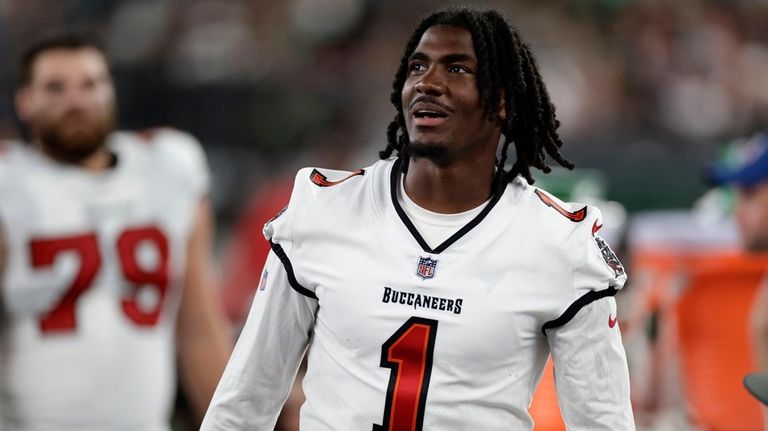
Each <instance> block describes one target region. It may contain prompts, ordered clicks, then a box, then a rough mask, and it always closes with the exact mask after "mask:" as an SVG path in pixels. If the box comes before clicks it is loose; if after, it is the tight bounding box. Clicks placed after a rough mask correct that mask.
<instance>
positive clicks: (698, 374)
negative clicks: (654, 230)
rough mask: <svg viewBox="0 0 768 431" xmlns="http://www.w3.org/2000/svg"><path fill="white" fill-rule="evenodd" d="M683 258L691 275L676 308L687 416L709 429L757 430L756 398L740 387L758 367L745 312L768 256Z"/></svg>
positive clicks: (759, 422) (759, 421)
mask: <svg viewBox="0 0 768 431" xmlns="http://www.w3.org/2000/svg"><path fill="white" fill-rule="evenodd" d="M684 262H685V266H686V267H687V268H688V271H689V274H690V278H689V279H688V281H687V283H686V284H685V285H684V287H683V290H682V292H681V293H680V298H679V300H678V303H677V306H676V308H675V312H676V313H677V330H678V342H679V349H680V362H681V364H680V365H681V367H682V369H681V376H682V381H683V386H684V390H685V394H686V396H687V400H688V405H689V407H690V410H689V412H690V414H691V419H692V421H693V422H694V423H695V424H696V425H698V426H699V427H701V428H703V429H705V430H710V431H731V430H732V431H754V430H761V429H763V418H762V414H761V411H760V406H759V403H758V402H757V400H755V399H754V398H753V397H752V396H751V395H749V394H748V393H747V391H746V390H744V387H743V386H742V379H743V378H744V376H745V375H746V374H747V373H749V372H751V371H755V369H756V365H755V364H754V360H753V355H752V351H751V348H750V342H749V315H750V309H751V306H752V302H753V300H754V297H755V294H756V293H757V289H758V288H759V287H760V284H761V283H762V281H763V279H764V278H765V274H766V269H768V259H766V258H765V257H756V256H747V255H743V254H739V253H725V254H704V255H698V256H689V257H687V258H686V259H685V260H684ZM766 312H768V310H766Z"/></svg>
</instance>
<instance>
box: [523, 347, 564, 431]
mask: <svg viewBox="0 0 768 431" xmlns="http://www.w3.org/2000/svg"><path fill="white" fill-rule="evenodd" d="M528 412H529V413H530V414H531V416H532V417H533V429H535V430H536V431H565V423H563V418H562V416H561V415H560V407H559V406H558V404H557V392H556V390H555V373H554V369H553V366H552V359H551V358H550V359H549V360H548V361H547V365H546V367H544V374H543V375H542V377H541V382H539V387H538V388H536V392H535V393H534V394H533V402H532V403H531V408H530V409H528Z"/></svg>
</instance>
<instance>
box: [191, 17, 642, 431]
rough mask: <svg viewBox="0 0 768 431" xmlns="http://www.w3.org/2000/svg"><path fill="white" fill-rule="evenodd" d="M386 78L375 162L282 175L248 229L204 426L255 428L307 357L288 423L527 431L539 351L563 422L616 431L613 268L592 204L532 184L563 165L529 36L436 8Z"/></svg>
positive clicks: (266, 424) (618, 393) (619, 272)
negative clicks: (260, 234) (271, 213)
mask: <svg viewBox="0 0 768 431" xmlns="http://www.w3.org/2000/svg"><path fill="white" fill-rule="evenodd" d="M393 87H394V90H393V93H392V99H391V100H392V102H393V104H394V105H395V108H396V109H397V115H396V117H395V119H394V121H393V122H392V123H391V125H390V126H389V129H388V133H387V137H388V145H387V147H386V149H385V150H384V151H382V152H381V153H380V157H381V159H383V160H382V161H379V162H378V163H376V164H374V165H373V166H370V167H368V168H366V169H360V170H357V171H355V172H340V171H332V170H320V169H312V168H308V169H302V170H300V171H299V173H298V175H297V177H296V180H295V183H294V187H293V192H292V196H291V200H290V203H289V204H288V206H287V208H286V209H285V211H283V212H282V213H281V214H279V215H278V216H276V217H275V218H274V219H273V220H271V221H270V222H269V223H267V225H266V226H265V229H264V232H265V235H266V236H267V238H268V239H269V240H270V242H271V248H272V252H271V253H270V255H269V257H268V259H267V262H266V265H265V267H264V270H263V273H262V281H261V284H260V287H259V290H258V293H257V294H256V296H255V299H254V303H253V307H252V309H251V312H250V314H249V317H248V320H247V322H246V325H245V327H244V329H243V332H242V334H241V337H240V340H239V341H238V345H237V348H236V349H235V352H234V354H233V356H232V360H231V361H230V363H229V365H228V367H227V370H226V371H225V373H224V376H223V377H222V380H221V383H220V384H219V387H218V388H217V391H216V394H215V395H214V399H213V401H212V402H211V407H210V409H209V410H208V413H207V414H206V418H205V420H204V422H203V429H204V430H246V429H248V430H250V429H254V430H270V429H272V427H274V424H275V421H276V420H277V416H278V414H279V412H280V407H281V406H282V405H283V403H284V402H285V400H286V398H287V397H288V394H289V390H290V388H291V383H292V382H293V379H294V376H295V375H296V370H297V368H298V367H299V364H300V362H301V359H302V357H303V356H304V353H305V350H307V349H308V350H307V352H308V353H307V363H308V368H307V372H306V377H305V379H304V381H303V384H304V392H305V393H306V402H305V403H304V405H303V406H302V409H301V425H302V427H303V428H306V429H311V430H320V429H323V430H353V429H354V430H364V429H368V430H370V429H373V430H375V431H403V430H408V431H415V430H422V429H427V430H454V429H478V430H481V429H482V430H490V429H512V430H530V429H532V428H533V422H532V420H531V418H530V415H529V414H528V412H527V408H528V406H529V405H530V402H531V397H532V394H533V391H534V389H535V387H536V385H537V383H538V381H539V379H540V377H541V374H542V371H543V369H544V366H545V363H546V361H547V358H548V356H549V354H550V353H551V354H552V357H553V359H554V363H555V372H556V378H557V385H558V396H559V400H560V406H561V409H562V411H563V415H564V417H565V422H566V424H568V427H569V429H572V430H613V431H616V430H633V429H634V423H633V418H632V409H631V406H630V402H629V379H628V372H627V363H626V358H625V355H624V350H623V347H622V344H621V336H620V333H619V328H618V326H617V324H616V319H617V316H616V304H615V301H614V299H613V295H615V294H616V292H617V290H618V289H620V288H621V287H622V286H623V284H624V282H625V280H626V274H625V273H624V269H623V267H622V266H621V264H620V263H619V261H618V260H617V259H616V256H615V255H614V254H613V252H611V251H610V249H609V248H608V246H607V245H606V244H605V242H604V241H603V240H602V239H600V238H599V237H597V236H595V233H596V232H597V231H598V230H599V229H600V228H601V226H602V220H601V215H600V212H599V210H597V209H596V208H594V207H590V206H585V205H578V204H566V203H564V202H561V201H559V200H557V199H556V198H554V197H552V196H551V195H549V194H547V193H545V192H543V191H541V190H540V189H537V188H535V187H532V186H531V185H530V183H532V182H533V179H532V175H531V168H538V169H541V170H542V171H544V172H549V167H548V166H547V165H546V163H545V158H546V157H547V156H549V157H551V158H552V159H554V160H555V161H556V162H557V163H558V164H560V165H563V166H566V167H573V165H572V164H571V163H570V162H569V161H567V160H566V159H565V158H564V157H563V155H562V154H561V153H560V151H559V148H560V147H561V146H562V142H561V141H560V139H559V137H558V134H557V131H556V130H557V127H558V125H559V122H558V121H557V119H556V118H555V113H554V108H553V106H552V104H551V102H550V100H549V96H548V93H547V90H546V88H545V86H544V83H543V82H542V79H541V76H540V74H539V71H538V67H537V65H536V62H535V60H534V58H533V56H532V54H531V51H530V49H529V47H528V45H527V44H526V43H525V42H523V41H522V39H521V38H520V36H519V34H518V33H517V31H516V30H514V29H512V28H511V27H509V25H508V23H507V22H506V21H505V20H504V18H503V17H502V16H501V15H499V14H498V13H497V12H495V11H474V10H467V9H456V10H450V11H443V12H438V13H434V14H432V15H430V16H429V17H427V18H425V19H424V20H423V21H422V22H421V24H420V25H419V27H418V28H417V29H416V31H415V32H414V34H413V35H412V37H411V39H410V40H409V42H408V43H407V45H406V49H405V53H404V55H403V58H402V61H401V64H400V66H399V69H398V72H397V74H396V76H395V81H394V86H393ZM502 136H504V143H503V145H502V148H498V147H499V143H500V139H501V137H502ZM513 143H514V146H515V152H516V155H517V158H516V161H515V162H514V164H513V165H512V166H511V168H510V169H506V160H507V150H508V149H509V147H510V145H511V144H513ZM498 150H500V157H499V158H497V153H498ZM393 154H395V156H396V157H390V156H391V155H393Z"/></svg>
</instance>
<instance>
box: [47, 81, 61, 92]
mask: <svg viewBox="0 0 768 431" xmlns="http://www.w3.org/2000/svg"><path fill="white" fill-rule="evenodd" d="M45 91H47V92H48V93H51V94H59V93H61V92H62V91H64V85H63V84H62V83H61V82H49V83H47V84H45Z"/></svg>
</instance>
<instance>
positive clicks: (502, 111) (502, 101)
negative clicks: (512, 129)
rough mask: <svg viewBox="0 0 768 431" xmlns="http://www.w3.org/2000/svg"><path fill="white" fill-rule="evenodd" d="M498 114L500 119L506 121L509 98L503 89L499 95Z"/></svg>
mask: <svg viewBox="0 0 768 431" xmlns="http://www.w3.org/2000/svg"><path fill="white" fill-rule="evenodd" d="M497 114H498V116H499V119H500V120H502V121H504V120H506V119H507V100H506V93H505V92H504V90H501V95H500V96H499V110H498V111H497Z"/></svg>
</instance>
